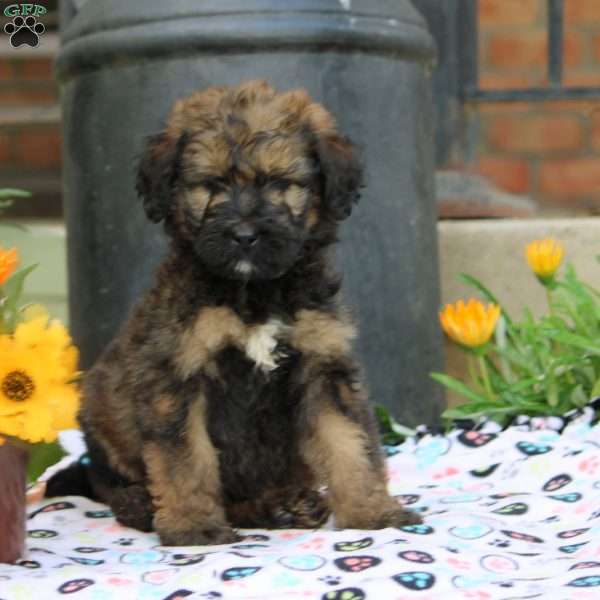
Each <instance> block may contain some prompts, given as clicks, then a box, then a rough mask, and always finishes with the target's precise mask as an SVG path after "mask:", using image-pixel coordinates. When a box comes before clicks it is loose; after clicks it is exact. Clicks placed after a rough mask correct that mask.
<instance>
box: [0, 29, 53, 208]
mask: <svg viewBox="0 0 600 600" xmlns="http://www.w3.org/2000/svg"><path fill="white" fill-rule="evenodd" d="M0 41H1V42H2V47H1V48H0V187H17V188H23V189H27V190H30V191H32V192H33V198H32V199H31V200H27V201H22V202H18V203H16V204H15V207H14V209H13V214H16V215H22V216H39V217H42V216H46V217H47V216H53V217H55V216H60V214H61V212H62V211H61V185H60V171H61V127H60V110H59V106H58V86H57V84H56V82H55V81H54V79H53V74H52V61H53V59H54V55H55V53H56V51H57V48H58V38H57V36H56V34H54V33H47V34H46V35H45V36H44V37H42V39H41V42H42V43H41V44H40V46H39V47H38V48H32V49H29V48H19V49H14V48H11V47H10V46H9V45H8V41H7V38H5V37H4V38H2V39H1V40H0Z"/></svg>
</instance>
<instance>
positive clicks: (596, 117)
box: [590, 107, 600, 150]
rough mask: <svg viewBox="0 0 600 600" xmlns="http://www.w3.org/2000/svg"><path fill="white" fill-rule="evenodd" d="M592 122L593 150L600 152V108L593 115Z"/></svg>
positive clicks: (591, 141) (591, 137)
mask: <svg viewBox="0 0 600 600" xmlns="http://www.w3.org/2000/svg"><path fill="white" fill-rule="evenodd" d="M591 121H592V127H591V132H590V143H591V144H592V148H594V149H595V150H600V107H599V108H598V110H596V111H594V112H593V113H592V114H591Z"/></svg>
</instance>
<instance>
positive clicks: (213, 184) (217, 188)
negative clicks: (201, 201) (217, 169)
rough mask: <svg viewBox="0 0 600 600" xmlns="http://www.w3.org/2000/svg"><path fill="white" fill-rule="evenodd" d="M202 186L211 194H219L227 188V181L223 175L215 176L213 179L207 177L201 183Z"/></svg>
mask: <svg viewBox="0 0 600 600" xmlns="http://www.w3.org/2000/svg"><path fill="white" fill-rule="evenodd" d="M200 185H201V186H202V187H204V188H206V189H207V190H208V191H209V192H210V194H211V195H214V194H218V193H220V192H223V191H225V190H226V189H227V182H226V181H225V179H222V178H221V177H215V178H213V179H205V180H204V181H203V182H202V183H201V184H200Z"/></svg>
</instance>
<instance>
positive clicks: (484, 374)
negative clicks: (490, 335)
mask: <svg viewBox="0 0 600 600" xmlns="http://www.w3.org/2000/svg"><path fill="white" fill-rule="evenodd" d="M477 362H478V363H479V372H480V373H481V379H482V380H483V387H484V389H485V393H486V395H487V397H488V398H489V399H490V400H495V399H496V396H495V394H494V392H493V390H492V385H491V383H490V376H489V374H488V369H487V365H486V364H485V355H484V354H479V355H478V356H477Z"/></svg>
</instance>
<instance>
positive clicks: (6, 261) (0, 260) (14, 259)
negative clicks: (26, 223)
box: [0, 248, 19, 285]
mask: <svg viewBox="0 0 600 600" xmlns="http://www.w3.org/2000/svg"><path fill="white" fill-rule="evenodd" d="M18 262H19V258H18V256H17V249H16V248H11V249H10V250H3V249H2V248H0V285H2V284H3V283H4V282H5V281H6V280H7V279H8V278H9V277H10V276H11V275H12V273H13V271H14V270H15V267H16V266H17V263H18Z"/></svg>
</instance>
